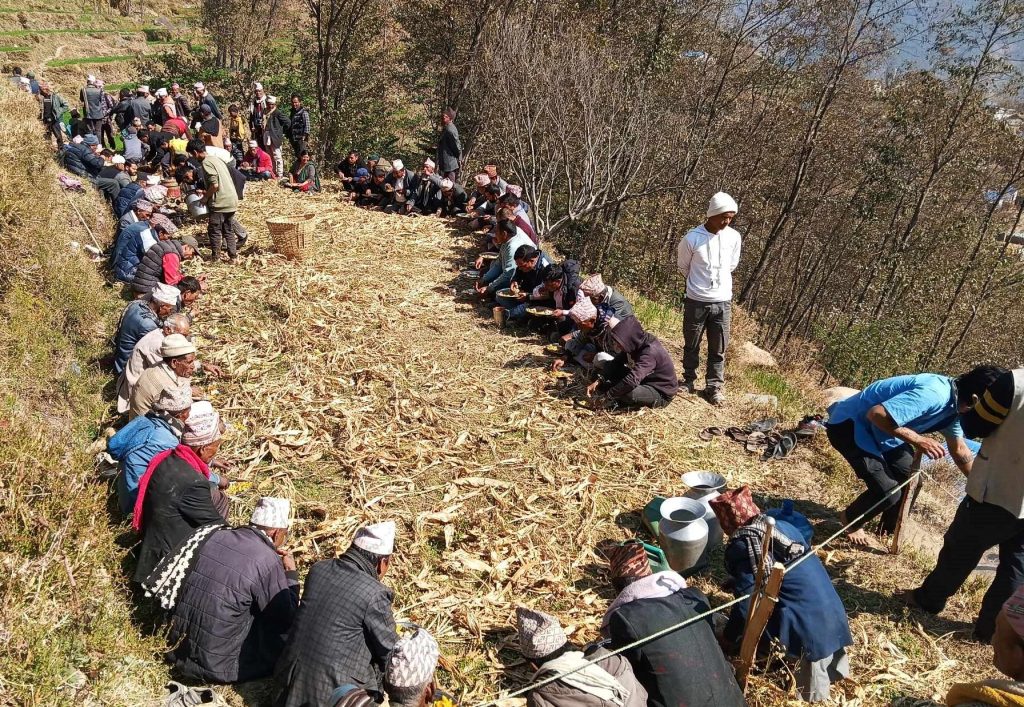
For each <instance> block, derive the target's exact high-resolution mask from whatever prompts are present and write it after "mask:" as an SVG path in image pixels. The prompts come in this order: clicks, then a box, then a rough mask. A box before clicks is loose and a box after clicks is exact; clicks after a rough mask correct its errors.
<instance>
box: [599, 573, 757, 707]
mask: <svg viewBox="0 0 1024 707" xmlns="http://www.w3.org/2000/svg"><path fill="white" fill-rule="evenodd" d="M709 608H710V607H709V606H708V602H707V598H706V597H705V596H704V595H703V594H701V593H700V592H699V591H697V590H696V589H692V588H691V589H684V590H682V591H679V592H675V593H674V594H670V595H669V596H667V597H661V598H658V599H638V600H636V601H631V602H629V603H628V604H624V605H623V606H621V607H619V608H618V609H616V610H615V613H613V614H612V616H611V619H610V621H609V624H608V628H609V631H610V633H611V639H612V640H611V646H609V647H610V648H612V649H615V648H620V647H622V646H625V645H629V644H630V643H633V642H634V641H636V640H638V639H640V638H643V637H644V636H650V635H651V634H653V633H656V632H658V631H660V630H662V629H665V628H668V627H669V626H671V625H672V624H676V623H679V622H680V621H684V620H686V619H688V618H692V617H694V616H697V615H698V614H701V613H704V612H705V611H707V610H708V609H709ZM621 655H623V656H625V657H626V659H627V660H629V662H630V664H631V665H632V666H633V673H634V674H635V675H636V678H637V680H639V681H640V684H641V685H643V686H644V688H645V689H646V690H647V704H648V705H649V706H650V707H678V706H679V705H689V706H690V707H698V706H700V707H742V706H744V705H746V704H747V701H746V700H745V699H744V698H743V692H742V691H740V688H739V685H737V684H736V676H735V675H734V673H733V670H732V668H731V667H730V666H729V663H728V662H727V661H726V660H725V656H724V655H722V649H721V648H719V646H718V641H717V640H716V639H715V634H714V631H713V630H712V628H711V619H710V618H709V619H708V620H706V621H698V622H697V623H694V624H690V625H689V626H687V627H686V628H683V629H680V630H678V631H673V632H672V633H669V634H667V635H665V636H662V637H661V638H659V639H657V640H654V641H651V642H650V643H646V644H644V645H642V646H639V647H637V648H633V649H631V650H628V651H624V652H623V653H622V654H621Z"/></svg>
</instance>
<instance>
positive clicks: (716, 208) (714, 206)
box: [708, 191, 740, 218]
mask: <svg viewBox="0 0 1024 707" xmlns="http://www.w3.org/2000/svg"><path fill="white" fill-rule="evenodd" d="M739 210H740V207H738V206H737V205H736V201H735V200H734V199H733V198H732V197H731V196H729V195H728V194H726V193H725V192H724V191H720V192H718V193H717V194H715V195H714V196H713V197H711V203H710V204H708V218H711V217H712V216H717V215H718V214H724V213H726V212H728V211H732V212H733V213H736V212H737V211H739Z"/></svg>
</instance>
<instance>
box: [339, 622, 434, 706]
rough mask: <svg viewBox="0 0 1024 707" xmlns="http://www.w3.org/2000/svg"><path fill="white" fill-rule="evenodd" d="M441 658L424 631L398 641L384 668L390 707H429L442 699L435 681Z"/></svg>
mask: <svg viewBox="0 0 1024 707" xmlns="http://www.w3.org/2000/svg"><path fill="white" fill-rule="evenodd" d="M440 658H441V649H440V647H439V646H438V645H437V641H436V640H435V639H434V637H433V636H431V635H430V633H429V632H428V631H427V630H426V629H424V628H420V627H419V626H416V627H415V628H413V629H412V633H410V634H409V635H406V636H403V637H402V638H400V639H398V642H397V643H396V644H395V647H394V648H393V649H392V651H391V653H390V654H388V659H387V667H386V668H385V669H384V692H385V693H386V694H387V696H388V703H389V705H390V707H429V706H430V705H433V704H435V700H436V699H437V698H438V697H441V696H442V693H441V691H440V690H438V689H437V683H436V682H435V679H434V673H435V671H436V670H437V662H438V660H439V659H440ZM332 697H333V696H332ZM339 697H340V696H339ZM449 699H450V698H449ZM329 704H333V702H329Z"/></svg>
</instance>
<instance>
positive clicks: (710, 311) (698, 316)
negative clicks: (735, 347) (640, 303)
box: [683, 298, 732, 390]
mask: <svg viewBox="0 0 1024 707" xmlns="http://www.w3.org/2000/svg"><path fill="white" fill-rule="evenodd" d="M731 324H732V302H698V301H697V300H694V299H690V298H686V301H685V302H684V303H683V380H684V381H686V382H687V383H692V382H693V381H695V380H697V366H698V365H699V364H700V342H701V339H703V338H704V332H705V331H706V332H707V335H708V365H707V372H706V373H705V376H704V378H705V381H706V383H707V387H708V389H710V390H718V389H719V388H721V387H722V386H723V385H725V350H726V349H727V348H729V327H730V325H731Z"/></svg>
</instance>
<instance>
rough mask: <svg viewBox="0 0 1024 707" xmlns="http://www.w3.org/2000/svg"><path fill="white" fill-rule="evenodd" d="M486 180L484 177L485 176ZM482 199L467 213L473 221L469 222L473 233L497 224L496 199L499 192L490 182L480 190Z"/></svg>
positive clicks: (499, 195) (499, 194) (498, 196)
mask: <svg viewBox="0 0 1024 707" xmlns="http://www.w3.org/2000/svg"><path fill="white" fill-rule="evenodd" d="M485 178H486V176H485ZM482 192H483V199H482V200H480V201H477V202H476V204H474V205H473V206H472V207H471V209H470V211H469V213H470V215H471V216H473V217H474V218H473V220H472V221H470V222H469V225H470V228H472V229H473V230H474V231H478V230H482V229H488V228H493V227H494V225H495V224H496V223H497V220H498V219H497V215H496V214H497V210H498V199H499V198H500V197H501V190H500V189H498V187H497V186H496V185H495V184H492V183H490V182H488V183H487V185H486V186H484V187H483V189H482Z"/></svg>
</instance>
